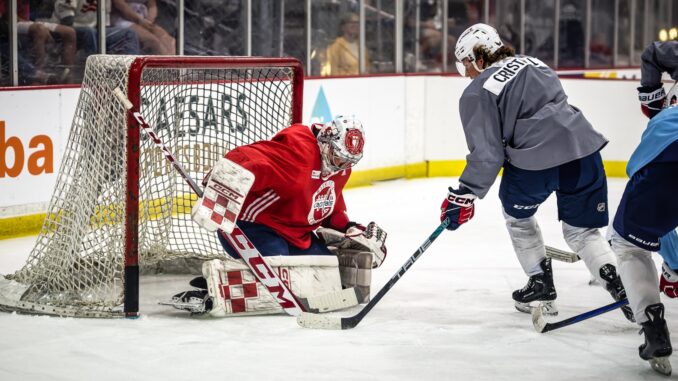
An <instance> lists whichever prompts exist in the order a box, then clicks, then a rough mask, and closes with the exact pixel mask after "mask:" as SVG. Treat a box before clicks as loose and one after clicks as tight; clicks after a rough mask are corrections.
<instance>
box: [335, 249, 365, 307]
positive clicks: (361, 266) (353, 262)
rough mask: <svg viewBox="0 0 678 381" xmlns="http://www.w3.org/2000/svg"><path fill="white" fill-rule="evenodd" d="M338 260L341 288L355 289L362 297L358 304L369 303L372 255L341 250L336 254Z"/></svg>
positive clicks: (358, 251)
mask: <svg viewBox="0 0 678 381" xmlns="http://www.w3.org/2000/svg"><path fill="white" fill-rule="evenodd" d="M337 258H338V259H339V273H340V274H341V285H342V287H343V288H351V287H355V288H356V289H358V290H359V291H360V294H361V295H362V296H363V298H362V300H359V301H358V302H359V303H367V302H369V301H370V286H371V285H372V253H370V252H365V251H360V250H349V249H341V250H338V252H337Z"/></svg>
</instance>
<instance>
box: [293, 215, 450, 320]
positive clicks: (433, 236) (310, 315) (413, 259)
mask: <svg viewBox="0 0 678 381" xmlns="http://www.w3.org/2000/svg"><path fill="white" fill-rule="evenodd" d="M449 224H450V219H449V218H446V219H445V220H444V221H443V222H442V223H441V224H440V226H438V227H437V228H436V230H435V231H434V232H433V234H431V235H430V236H429V237H428V238H427V239H426V241H425V242H424V243H423V244H422V245H421V246H419V248H418V249H417V251H416V252H415V253H414V254H412V256H411V257H410V258H409V259H408V260H407V261H406V262H405V264H404V265H403V266H402V267H401V268H400V269H399V270H398V272H396V273H395V275H393V277H391V279H390V280H389V281H388V282H386V284H385V285H384V286H383V287H382V288H381V290H379V292H378V293H377V295H375V296H374V298H372V300H370V301H369V303H367V304H366V305H365V307H363V309H362V310H360V312H358V313H357V314H356V315H354V316H349V317H341V316H328V315H317V314H313V313H309V312H302V313H301V315H299V316H297V324H299V325H300V326H302V327H305V328H323V329H351V328H354V327H355V326H357V325H358V324H359V323H360V322H361V321H362V320H363V318H364V317H365V315H367V313H368V312H370V310H372V308H374V306H375V305H376V304H377V303H379V301H380V300H381V298H383V297H384V295H386V293H387V292H388V291H389V290H390V289H391V288H392V287H393V285H395V284H396V282H398V281H399V280H400V278H402V276H403V275H404V274H405V273H406V272H407V270H409V269H410V267H412V265H413V264H414V262H416V261H417V259H419V257H420V256H421V255H422V254H423V253H424V251H426V249H428V247H429V246H431V243H433V241H435V239H436V238H438V236H439V235H440V233H442V232H443V230H445V228H446V227H447V225H449Z"/></svg>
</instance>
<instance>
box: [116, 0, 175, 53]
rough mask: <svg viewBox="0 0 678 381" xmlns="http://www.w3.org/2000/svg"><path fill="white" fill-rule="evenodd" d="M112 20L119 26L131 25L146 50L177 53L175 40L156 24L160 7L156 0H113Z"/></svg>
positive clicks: (148, 51) (149, 51) (147, 51)
mask: <svg viewBox="0 0 678 381" xmlns="http://www.w3.org/2000/svg"><path fill="white" fill-rule="evenodd" d="M112 1H113V10H112V12H111V22H112V24H113V25H114V26H117V27H123V28H125V27H131V28H132V29H133V30H134V31H135V32H136V33H137V35H138V36H139V42H140V43H141V47H142V49H143V50H144V52H146V53H149V54H162V55H167V54H170V55H173V54H176V45H175V40H174V38H173V37H172V36H170V35H169V33H167V32H166V31H165V30H164V29H163V28H162V27H160V26H158V25H156V24H155V19H156V17H157V16H158V7H157V5H156V1H155V0H112Z"/></svg>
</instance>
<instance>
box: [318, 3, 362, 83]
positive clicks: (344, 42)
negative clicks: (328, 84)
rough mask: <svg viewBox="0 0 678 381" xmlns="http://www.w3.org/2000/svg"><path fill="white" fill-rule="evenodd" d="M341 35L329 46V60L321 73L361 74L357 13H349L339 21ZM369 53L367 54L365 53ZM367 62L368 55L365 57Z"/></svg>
mask: <svg viewBox="0 0 678 381" xmlns="http://www.w3.org/2000/svg"><path fill="white" fill-rule="evenodd" d="M339 30H340V31H339V33H340V35H339V36H338V37H337V38H336V39H335V40H334V42H332V43H331V44H330V46H328V47H327V62H326V64H325V65H324V67H323V68H322V69H321V75H357V74H360V60H359V56H360V54H359V45H358V37H359V36H360V19H359V17H358V14H356V13H347V14H346V15H344V17H342V19H341V22H340V23H339ZM365 55H367V54H365ZM364 60H365V62H368V61H367V57H364Z"/></svg>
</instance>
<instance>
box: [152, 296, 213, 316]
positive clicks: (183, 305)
mask: <svg viewBox="0 0 678 381" xmlns="http://www.w3.org/2000/svg"><path fill="white" fill-rule="evenodd" d="M158 304H159V305H161V306H170V307H174V308H176V309H178V310H181V311H188V312H190V313H191V314H195V315H202V314H204V313H206V312H208V311H207V310H206V309H205V303H202V302H201V303H190V302H180V301H177V300H174V299H172V300H169V301H160V302H158Z"/></svg>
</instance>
